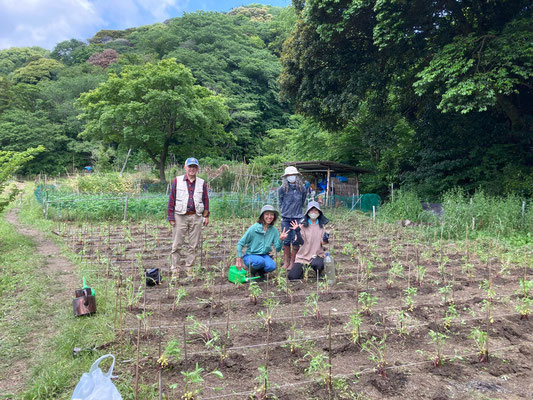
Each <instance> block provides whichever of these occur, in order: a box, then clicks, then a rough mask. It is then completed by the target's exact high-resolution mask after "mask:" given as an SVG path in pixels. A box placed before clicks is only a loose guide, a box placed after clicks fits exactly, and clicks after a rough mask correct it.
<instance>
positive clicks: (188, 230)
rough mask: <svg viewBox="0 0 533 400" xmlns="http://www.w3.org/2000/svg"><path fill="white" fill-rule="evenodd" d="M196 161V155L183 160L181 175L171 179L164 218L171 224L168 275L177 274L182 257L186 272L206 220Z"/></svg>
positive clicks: (204, 195) (206, 208) (204, 187)
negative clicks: (169, 268)
mask: <svg viewBox="0 0 533 400" xmlns="http://www.w3.org/2000/svg"><path fill="white" fill-rule="evenodd" d="M199 166H200V164H199V163H198V160H197V159H196V158H192V157H191V158H187V160H186V161H185V167H184V168H185V175H180V176H178V177H177V178H176V179H174V181H172V187H171V189H170V196H169V199H168V210H167V212H168V222H169V223H170V225H172V227H173V230H172V231H173V242H172V251H171V256H172V267H171V270H172V276H173V277H174V278H178V274H179V269H180V261H181V260H182V259H184V261H185V272H186V273H188V272H189V270H190V269H191V267H192V266H193V264H194V261H195V260H196V253H197V250H198V245H199V243H200V235H201V233H202V221H203V225H204V226H207V224H208V223H209V198H208V196H207V184H206V183H205V181H204V180H203V179H202V178H199V177H197V176H196V175H197V174H198V168H199ZM186 236H187V237H188V240H189V245H188V251H187V252H184V251H183V250H184V249H183V247H184V242H185V237H186Z"/></svg>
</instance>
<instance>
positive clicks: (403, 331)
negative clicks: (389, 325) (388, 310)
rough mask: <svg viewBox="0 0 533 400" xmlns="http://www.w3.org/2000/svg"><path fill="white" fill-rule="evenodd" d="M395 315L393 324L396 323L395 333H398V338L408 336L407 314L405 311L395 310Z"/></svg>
mask: <svg viewBox="0 0 533 400" xmlns="http://www.w3.org/2000/svg"><path fill="white" fill-rule="evenodd" d="M394 314H395V323H396V332H397V333H398V336H400V337H404V336H406V335H409V331H408V330H407V319H408V317H407V313H406V312H405V310H397V311H396V312H394Z"/></svg>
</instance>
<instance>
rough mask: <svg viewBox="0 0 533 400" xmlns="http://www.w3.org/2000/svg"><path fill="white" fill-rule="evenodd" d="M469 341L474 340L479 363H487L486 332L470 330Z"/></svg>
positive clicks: (475, 329) (487, 343)
mask: <svg viewBox="0 0 533 400" xmlns="http://www.w3.org/2000/svg"><path fill="white" fill-rule="evenodd" d="M469 338H470V339H473V340H474V343H475V344H476V347H477V352H478V356H479V362H482V363H485V362H488V361H489V348H488V347H489V341H488V334H487V332H486V331H483V330H481V329H479V328H474V329H472V331H471V333H470V336H469Z"/></svg>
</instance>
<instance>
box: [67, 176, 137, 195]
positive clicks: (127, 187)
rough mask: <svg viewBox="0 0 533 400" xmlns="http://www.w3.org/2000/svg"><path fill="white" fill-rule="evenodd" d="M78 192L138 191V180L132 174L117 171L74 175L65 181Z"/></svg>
mask: <svg viewBox="0 0 533 400" xmlns="http://www.w3.org/2000/svg"><path fill="white" fill-rule="evenodd" d="M67 185H68V186H70V187H71V188H72V189H73V190H75V191H77V192H79V193H139V191H140V185H139V182H138V181H137V180H136V178H135V177H134V176H133V175H130V174H124V175H122V176H120V174H119V173H118V172H108V173H95V174H86V175H76V176H75V177H74V178H71V179H70V180H69V182H68V183H67Z"/></svg>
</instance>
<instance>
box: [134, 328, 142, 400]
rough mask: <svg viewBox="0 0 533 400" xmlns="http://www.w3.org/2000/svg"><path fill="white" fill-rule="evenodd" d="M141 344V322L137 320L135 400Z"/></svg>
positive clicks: (137, 394)
mask: <svg viewBox="0 0 533 400" xmlns="http://www.w3.org/2000/svg"><path fill="white" fill-rule="evenodd" d="M140 343H141V320H140V319H139V324H138V327H137V361H136V363H135V400H138V399H139V356H140V351H139V347H140Z"/></svg>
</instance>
